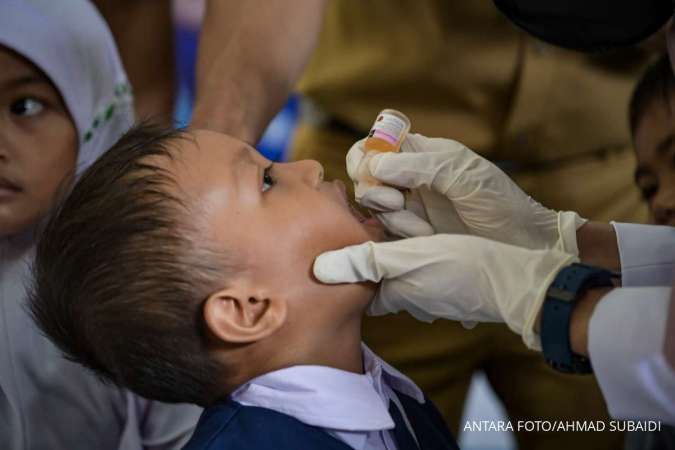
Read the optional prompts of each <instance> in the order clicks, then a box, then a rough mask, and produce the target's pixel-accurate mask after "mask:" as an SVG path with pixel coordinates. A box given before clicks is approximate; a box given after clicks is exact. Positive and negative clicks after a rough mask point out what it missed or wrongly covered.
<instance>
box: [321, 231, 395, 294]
mask: <svg viewBox="0 0 675 450" xmlns="http://www.w3.org/2000/svg"><path fill="white" fill-rule="evenodd" d="M376 245H377V244H376V243H375V242H372V241H370V242H366V243H364V244H360V245H352V246H349V247H345V248H343V249H340V250H333V251H329V252H325V253H322V254H321V255H319V256H317V257H316V259H315V260H314V266H313V272H314V276H315V277H316V278H317V279H318V280H319V281H321V282H322V283H326V284H338V283H358V282H362V281H372V282H375V283H377V282H379V281H381V280H382V276H383V275H382V273H381V271H380V270H379V267H378V264H377V262H376V260H375V246H376Z"/></svg>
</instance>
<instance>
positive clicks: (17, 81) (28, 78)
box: [3, 74, 49, 88]
mask: <svg viewBox="0 0 675 450" xmlns="http://www.w3.org/2000/svg"><path fill="white" fill-rule="evenodd" d="M31 84H49V80H47V78H45V77H44V76H42V75H39V74H28V75H22V76H18V77H15V78H10V79H9V80H7V81H5V82H4V83H3V87H4V88H15V87H21V86H26V85H31Z"/></svg>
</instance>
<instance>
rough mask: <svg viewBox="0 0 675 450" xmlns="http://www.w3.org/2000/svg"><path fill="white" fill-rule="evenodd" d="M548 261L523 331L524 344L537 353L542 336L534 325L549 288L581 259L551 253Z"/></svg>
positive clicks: (543, 265)
mask: <svg viewBox="0 0 675 450" xmlns="http://www.w3.org/2000/svg"><path fill="white" fill-rule="evenodd" d="M575 214H576V213H575ZM546 259H547V260H548V261H542V262H541V263H540V266H541V268H543V269H545V270H548V273H547V274H546V276H545V277H543V278H541V281H542V282H541V284H540V285H539V286H537V288H536V289H537V294H536V296H535V299H534V301H533V302H532V304H531V305H530V309H529V311H528V313H527V318H526V320H525V323H524V325H523V330H522V337H523V342H524V343H525V345H526V346H527V347H528V348H529V349H531V350H536V351H541V336H540V335H539V334H538V333H536V332H535V331H534V325H535V323H536V322H537V319H538V317H539V314H540V312H541V307H542V305H543V304H544V300H545V299H546V293H547V292H548V288H549V287H550V286H551V284H552V283H553V281H554V280H555V277H556V276H557V275H558V272H560V270H561V269H562V268H563V267H565V266H568V265H570V264H572V263H575V262H579V258H578V257H577V256H573V255H571V254H569V253H560V252H551V254H550V258H546ZM546 266H548V267H546Z"/></svg>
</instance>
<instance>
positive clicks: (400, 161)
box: [347, 134, 586, 255]
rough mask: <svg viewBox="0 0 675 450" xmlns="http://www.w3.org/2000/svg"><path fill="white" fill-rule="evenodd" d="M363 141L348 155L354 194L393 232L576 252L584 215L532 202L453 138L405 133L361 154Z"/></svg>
mask: <svg viewBox="0 0 675 450" xmlns="http://www.w3.org/2000/svg"><path fill="white" fill-rule="evenodd" d="M363 142H364V141H363V140H362V141H359V142H357V143H356V144H354V145H353V146H352V148H351V150H350V151H349V153H348V154H347V171H348V173H349V176H350V177H351V178H352V180H354V181H355V192H356V200H357V202H359V203H360V204H361V205H362V206H364V207H366V208H369V209H371V210H373V211H376V215H377V217H378V218H379V219H380V220H381V221H382V223H383V224H384V225H385V226H386V227H387V228H388V229H389V230H390V231H391V232H392V233H394V234H397V235H399V236H404V237H410V236H424V235H431V234H435V233H464V234H473V235H476V236H483V237H487V238H490V239H494V240H498V241H501V242H505V243H507V244H513V245H518V246H521V247H527V248H531V249H552V248H555V249H558V250H563V251H566V252H568V253H572V254H573V255H578V254H579V250H578V247H577V238H576V230H577V228H579V227H580V226H581V225H583V224H584V223H585V222H586V219H582V218H581V217H579V215H578V214H577V213H575V212H571V211H565V212H558V211H554V210H551V209H549V208H546V207H544V206H542V205H541V204H539V203H537V202H536V201H535V200H534V199H532V197H530V196H528V195H527V194H525V193H524V192H523V191H522V190H521V189H520V188H519V187H518V186H517V185H516V184H515V183H514V182H513V180H511V179H510V178H509V177H508V176H507V175H506V174H505V173H504V172H502V171H501V170H500V169H499V168H498V167H497V166H495V165H494V164H492V163H491V162H490V161H488V160H487V159H485V158H483V157H481V156H479V155H477V154H476V153H474V152H472V151H471V150H469V149H468V148H467V147H465V146H464V145H462V144H460V143H459V142H457V141H453V140H450V139H438V138H427V137H424V136H422V135H419V134H411V135H409V136H408V137H407V139H406V140H405V141H404V143H403V145H402V152H400V153H372V152H371V153H368V154H367V155H366V154H365V153H364V150H363ZM364 177H365V178H367V177H373V178H375V179H377V180H379V181H381V182H383V183H385V184H387V185H391V186H396V187H399V188H409V189H413V190H412V191H411V192H410V193H408V194H407V196H404V194H403V193H402V192H401V191H400V190H398V189H394V188H392V187H388V186H375V185H373V184H371V183H360V182H359V181H358V180H360V179H364Z"/></svg>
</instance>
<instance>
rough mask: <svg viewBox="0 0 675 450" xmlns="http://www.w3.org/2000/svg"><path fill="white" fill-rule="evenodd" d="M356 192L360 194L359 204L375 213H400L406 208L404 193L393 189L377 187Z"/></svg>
mask: <svg viewBox="0 0 675 450" xmlns="http://www.w3.org/2000/svg"><path fill="white" fill-rule="evenodd" d="M359 184H361V183H359ZM356 191H358V192H359V194H360V198H357V199H356V200H357V201H358V202H359V204H360V205H361V206H363V207H365V208H368V209H372V210H373V211H378V212H385V211H398V210H401V209H403V208H404V207H405V197H404V195H403V193H402V192H401V191H399V190H397V189H394V188H392V187H387V186H377V185H375V186H369V187H368V188H367V189H363V190H359V189H358V188H357V189H356Z"/></svg>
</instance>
